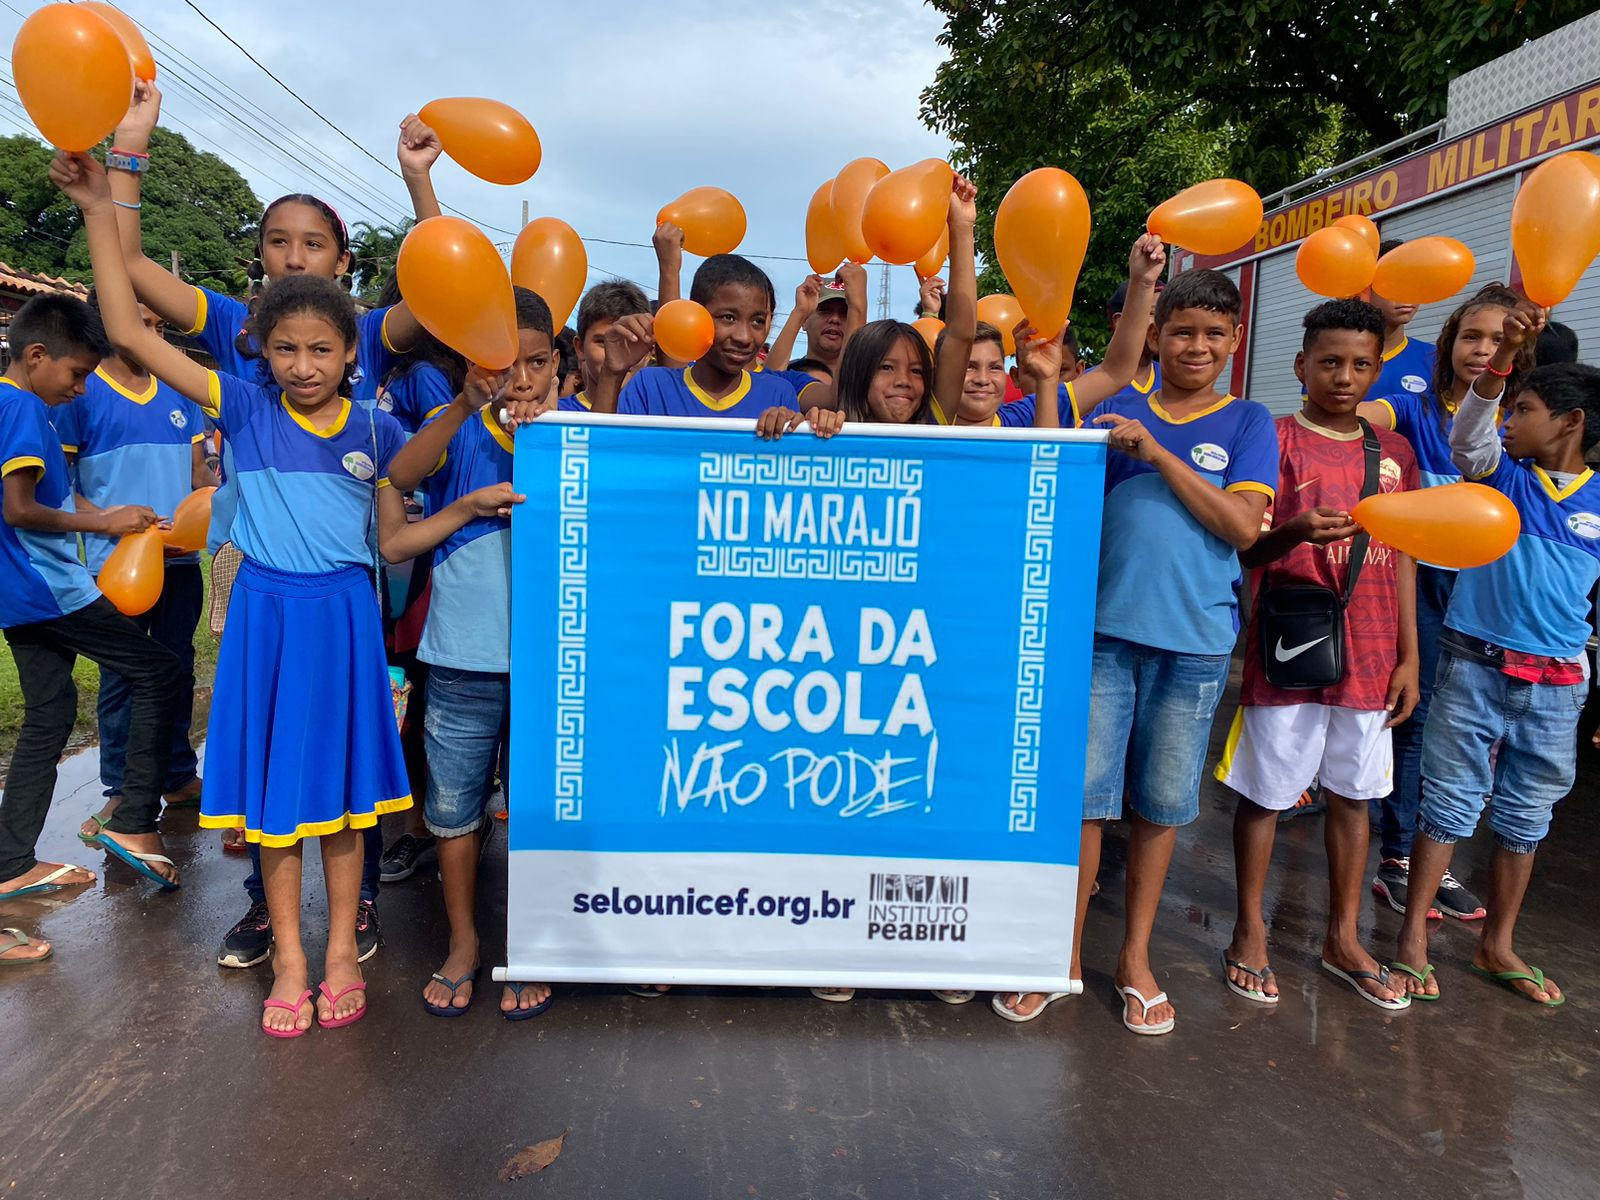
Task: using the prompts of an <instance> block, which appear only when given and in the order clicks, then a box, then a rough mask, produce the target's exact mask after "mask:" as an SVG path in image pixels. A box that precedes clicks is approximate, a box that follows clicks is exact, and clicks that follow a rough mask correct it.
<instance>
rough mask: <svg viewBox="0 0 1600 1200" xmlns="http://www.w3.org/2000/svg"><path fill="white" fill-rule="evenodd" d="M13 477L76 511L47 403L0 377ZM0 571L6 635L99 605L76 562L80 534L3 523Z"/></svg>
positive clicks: (6, 454)
mask: <svg viewBox="0 0 1600 1200" xmlns="http://www.w3.org/2000/svg"><path fill="white" fill-rule="evenodd" d="M13 471H34V472H37V474H38V482H37V483H35V484H34V490H33V495H34V498H35V499H36V500H38V502H39V503H40V504H43V505H45V506H46V507H47V508H59V509H61V510H62V511H64V512H74V511H76V510H75V509H74V508H73V504H72V478H71V476H70V475H69V474H68V471H67V456H66V455H65V454H63V453H62V451H61V439H60V438H59V437H58V436H57V434H56V431H55V429H54V427H53V426H52V425H51V424H50V414H49V410H48V409H47V408H46V406H45V402H44V401H43V400H41V399H39V397H37V396H35V395H34V394H33V393H32V392H30V391H27V390H26V389H24V388H22V387H19V386H18V385H17V384H15V383H13V382H11V380H9V379H6V378H4V377H3V376H0V478H4V477H5V476H7V475H10V474H11V473H12V472H13ZM0 564H3V565H4V570H5V586H4V587H0V629H10V628H12V627H13V626H15V625H32V624H33V623H34V622H36V621H49V620H52V619H54V618H56V617H65V616H70V615H71V614H72V613H75V612H77V611H78V610H79V609H80V608H84V607H87V606H88V605H90V604H93V603H94V602H95V601H96V600H97V599H99V598H100V592H99V590H98V589H97V588H96V587H95V586H94V580H92V579H90V578H89V572H88V571H86V570H85V569H84V566H83V564H82V563H81V562H79V561H78V538H77V535H76V534H71V533H42V532H39V531H37V530H32V529H17V528H15V527H14V526H13V525H11V524H10V523H9V522H7V521H0Z"/></svg>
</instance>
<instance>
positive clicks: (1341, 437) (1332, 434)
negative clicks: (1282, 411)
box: [1294, 412, 1361, 442]
mask: <svg viewBox="0 0 1600 1200" xmlns="http://www.w3.org/2000/svg"><path fill="white" fill-rule="evenodd" d="M1294 419H1295V423H1296V424H1297V425H1299V426H1300V427H1301V428H1302V429H1309V430H1310V431H1311V432H1312V433H1315V434H1318V435H1320V436H1322V437H1325V438H1330V439H1331V440H1333V441H1335V442H1359V441H1360V440H1361V430H1359V429H1354V430H1351V431H1350V432H1349V433H1341V432H1340V431H1339V430H1337V429H1329V428H1328V427H1327V426H1326V425H1318V424H1317V423H1316V422H1315V421H1313V420H1312V419H1311V418H1310V417H1308V416H1306V415H1305V413H1303V412H1297V413H1295V414H1294Z"/></svg>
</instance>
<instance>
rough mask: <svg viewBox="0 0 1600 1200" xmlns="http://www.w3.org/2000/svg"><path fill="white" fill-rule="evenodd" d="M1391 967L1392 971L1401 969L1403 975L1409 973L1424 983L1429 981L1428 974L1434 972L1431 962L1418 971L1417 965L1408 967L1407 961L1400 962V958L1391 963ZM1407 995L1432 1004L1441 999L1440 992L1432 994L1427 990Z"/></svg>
mask: <svg viewBox="0 0 1600 1200" xmlns="http://www.w3.org/2000/svg"><path fill="white" fill-rule="evenodd" d="M1389 969H1390V970H1391V971H1399V972H1400V973H1401V974H1402V975H1409V976H1411V978H1413V979H1415V980H1416V981H1417V982H1418V983H1422V984H1425V983H1427V982H1428V976H1429V975H1432V974H1433V964H1432V963H1429V964H1428V965H1427V966H1425V967H1423V968H1422V970H1420V971H1418V970H1417V969H1416V968H1415V967H1408V966H1406V964H1405V963H1403V962H1400V961H1399V960H1398V959H1397V960H1395V961H1394V962H1391V963H1390V964H1389ZM1406 995H1408V996H1410V997H1411V998H1412V999H1413V1000H1421V1001H1423V1002H1424V1003H1426V1004H1432V1003H1433V1002H1434V1001H1435V1000H1437V999H1439V993H1438V992H1434V993H1433V994H1432V995H1431V996H1430V995H1429V994H1428V993H1427V992H1407V993H1406Z"/></svg>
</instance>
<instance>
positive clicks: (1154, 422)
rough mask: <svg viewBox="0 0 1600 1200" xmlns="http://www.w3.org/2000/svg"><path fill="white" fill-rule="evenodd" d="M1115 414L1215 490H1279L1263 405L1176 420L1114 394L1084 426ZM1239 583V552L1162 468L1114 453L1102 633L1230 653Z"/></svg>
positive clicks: (1274, 446) (1230, 403) (1215, 409)
mask: <svg viewBox="0 0 1600 1200" xmlns="http://www.w3.org/2000/svg"><path fill="white" fill-rule="evenodd" d="M1111 413H1115V414H1117V415H1119V416H1124V417H1131V418H1134V419H1137V420H1140V421H1143V422H1144V425H1145V428H1146V429H1147V430H1149V432H1150V435H1151V436H1152V437H1154V438H1155V439H1156V441H1157V442H1159V443H1160V444H1161V445H1162V446H1163V447H1164V448H1165V449H1166V450H1168V451H1169V452H1171V453H1172V454H1175V455H1177V457H1178V458H1180V459H1182V460H1183V461H1184V462H1186V463H1188V464H1190V465H1191V466H1192V467H1193V468H1194V470H1195V471H1196V472H1197V473H1198V474H1199V475H1201V476H1202V477H1203V478H1205V479H1206V480H1208V481H1209V482H1211V483H1213V484H1215V485H1216V486H1217V487H1220V488H1226V489H1227V490H1228V491H1230V492H1260V493H1261V494H1262V495H1264V496H1268V497H1270V496H1272V495H1274V494H1275V493H1276V490H1277V486H1278V433H1277V429H1276V428H1275V427H1274V426H1273V423H1272V417H1271V415H1270V414H1269V413H1268V412H1267V410H1266V408H1265V407H1264V406H1263V405H1260V404H1257V403H1255V402H1254V401H1251V400H1240V399H1236V398H1234V397H1233V396H1225V397H1220V398H1218V400H1217V402H1216V403H1215V404H1213V405H1212V406H1211V407H1209V408H1207V409H1204V410H1203V411H1201V412H1199V413H1196V414H1195V415H1194V416H1190V417H1184V418H1182V419H1181V420H1173V419H1172V418H1171V417H1169V416H1168V415H1167V413H1166V410H1165V409H1163V408H1162V407H1161V404H1160V401H1159V398H1158V397H1157V396H1151V397H1148V398H1146V397H1144V396H1139V397H1137V398H1136V399H1133V400H1126V399H1121V398H1120V396H1113V397H1112V398H1111V399H1109V400H1107V401H1106V402H1105V403H1103V404H1101V405H1100V406H1099V407H1098V408H1096V409H1095V410H1094V412H1092V413H1091V414H1090V415H1089V420H1088V421H1087V422H1086V424H1092V423H1093V421H1094V418H1096V417H1099V416H1103V415H1106V414H1111ZM1238 581H1239V556H1238V554H1237V553H1236V552H1235V551H1234V548H1233V547H1232V546H1231V545H1230V544H1229V543H1227V542H1225V541H1224V540H1223V539H1221V538H1219V537H1218V536H1217V535H1216V534H1214V533H1212V532H1211V531H1210V530H1209V529H1207V528H1206V527H1205V526H1204V525H1202V524H1201V523H1200V522H1199V521H1198V520H1197V519H1196V518H1195V516H1194V514H1193V513H1191V512H1190V511H1189V510H1188V509H1187V508H1186V507H1185V506H1184V504H1183V502H1182V501H1181V500H1179V499H1178V497H1177V495H1176V494H1175V493H1174V492H1173V490H1172V489H1171V488H1170V487H1168V486H1167V484H1166V481H1165V480H1163V479H1162V478H1161V475H1160V473H1159V472H1157V471H1156V469H1155V468H1154V467H1152V466H1150V465H1149V464H1148V463H1143V462H1140V461H1138V460H1137V459H1135V458H1132V457H1130V456H1129V455H1126V454H1121V453H1118V452H1116V451H1112V452H1111V454H1110V455H1109V456H1108V458H1107V459H1106V499H1105V510H1104V516H1103V524H1102V527H1101V536H1100V593H1099V600H1098V603H1097V605H1096V611H1095V632H1097V633H1101V634H1105V635H1106V636H1108V637H1114V638H1121V639H1123V640H1124V641H1129V642H1136V643H1138V644H1139V645H1142V646H1154V647H1156V648H1158V649H1161V650H1172V651H1176V652H1178V653H1180V654H1227V653H1229V652H1230V651H1231V650H1232V649H1233V643H1234V639H1235V638H1236V637H1237V636H1238V632H1239V614H1238V597H1237V595H1236V594H1235V587H1236V585H1237V583H1238Z"/></svg>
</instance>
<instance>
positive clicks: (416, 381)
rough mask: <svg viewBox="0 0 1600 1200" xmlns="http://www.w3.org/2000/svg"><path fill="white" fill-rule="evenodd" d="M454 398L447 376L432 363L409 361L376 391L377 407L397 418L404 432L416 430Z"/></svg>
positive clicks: (453, 389) (454, 391)
mask: <svg viewBox="0 0 1600 1200" xmlns="http://www.w3.org/2000/svg"><path fill="white" fill-rule="evenodd" d="M455 398H456V390H455V388H453V387H451V386H450V378H449V376H447V375H446V374H445V373H444V372H443V371H441V370H440V369H439V368H438V367H436V366H434V365H433V364H432V363H425V362H418V363H412V364H411V365H410V366H409V367H407V368H406V369H405V370H404V371H402V372H400V374H398V375H396V376H395V377H394V378H393V379H391V380H389V383H388V386H386V387H385V388H384V389H383V391H382V392H381V393H379V395H378V407H379V408H381V409H382V410H383V411H384V412H386V413H388V414H389V415H390V416H392V417H393V418H394V419H395V420H396V421H398V422H400V428H401V429H403V430H405V431H406V433H408V434H411V433H415V432H416V431H417V430H419V429H421V428H422V427H423V426H424V425H426V424H427V423H428V422H429V421H430V420H432V419H433V416H434V414H435V413H437V412H438V411H439V410H440V409H442V408H447V407H448V406H449V405H450V403H451V402H452V401H454V400H455Z"/></svg>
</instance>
